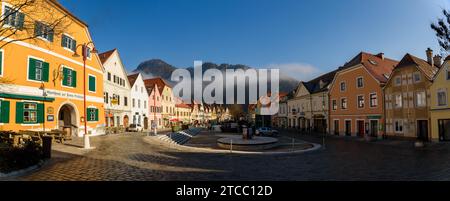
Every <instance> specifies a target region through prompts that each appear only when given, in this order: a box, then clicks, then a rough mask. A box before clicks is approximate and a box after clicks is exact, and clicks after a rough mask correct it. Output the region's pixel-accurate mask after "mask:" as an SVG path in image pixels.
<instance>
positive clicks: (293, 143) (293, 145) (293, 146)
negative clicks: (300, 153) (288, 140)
mask: <svg viewBox="0 0 450 201" xmlns="http://www.w3.org/2000/svg"><path fill="white" fill-rule="evenodd" d="M294 149H295V138H292V151H294Z"/></svg>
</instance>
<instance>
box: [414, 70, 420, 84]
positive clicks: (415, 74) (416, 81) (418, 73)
mask: <svg viewBox="0 0 450 201" xmlns="http://www.w3.org/2000/svg"><path fill="white" fill-rule="evenodd" d="M417 75H418V76H419V80H416V76H417ZM412 80H413V83H420V82H422V74H421V73H420V72H414V73H413V75H412Z"/></svg>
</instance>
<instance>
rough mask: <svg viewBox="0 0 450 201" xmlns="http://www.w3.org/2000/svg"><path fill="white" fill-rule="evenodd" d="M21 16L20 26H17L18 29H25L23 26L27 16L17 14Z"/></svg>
mask: <svg viewBox="0 0 450 201" xmlns="http://www.w3.org/2000/svg"><path fill="white" fill-rule="evenodd" d="M17 14H18V15H19V24H17V28H18V29H23V24H24V23H25V14H24V13H20V12H18V13H17Z"/></svg>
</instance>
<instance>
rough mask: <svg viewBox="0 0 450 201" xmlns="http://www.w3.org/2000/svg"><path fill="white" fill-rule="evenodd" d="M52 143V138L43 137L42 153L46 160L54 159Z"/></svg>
mask: <svg viewBox="0 0 450 201" xmlns="http://www.w3.org/2000/svg"><path fill="white" fill-rule="evenodd" d="M52 141H53V138H52V137H51V136H43V137H42V152H43V156H44V159H50V158H51V157H52Z"/></svg>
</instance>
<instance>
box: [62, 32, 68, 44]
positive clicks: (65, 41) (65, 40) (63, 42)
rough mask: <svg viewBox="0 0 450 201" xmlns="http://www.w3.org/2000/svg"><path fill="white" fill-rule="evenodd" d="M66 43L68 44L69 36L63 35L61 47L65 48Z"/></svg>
mask: <svg viewBox="0 0 450 201" xmlns="http://www.w3.org/2000/svg"><path fill="white" fill-rule="evenodd" d="M66 43H67V36H66V35H64V34H63V35H62V37H61V47H65V46H66Z"/></svg>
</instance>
